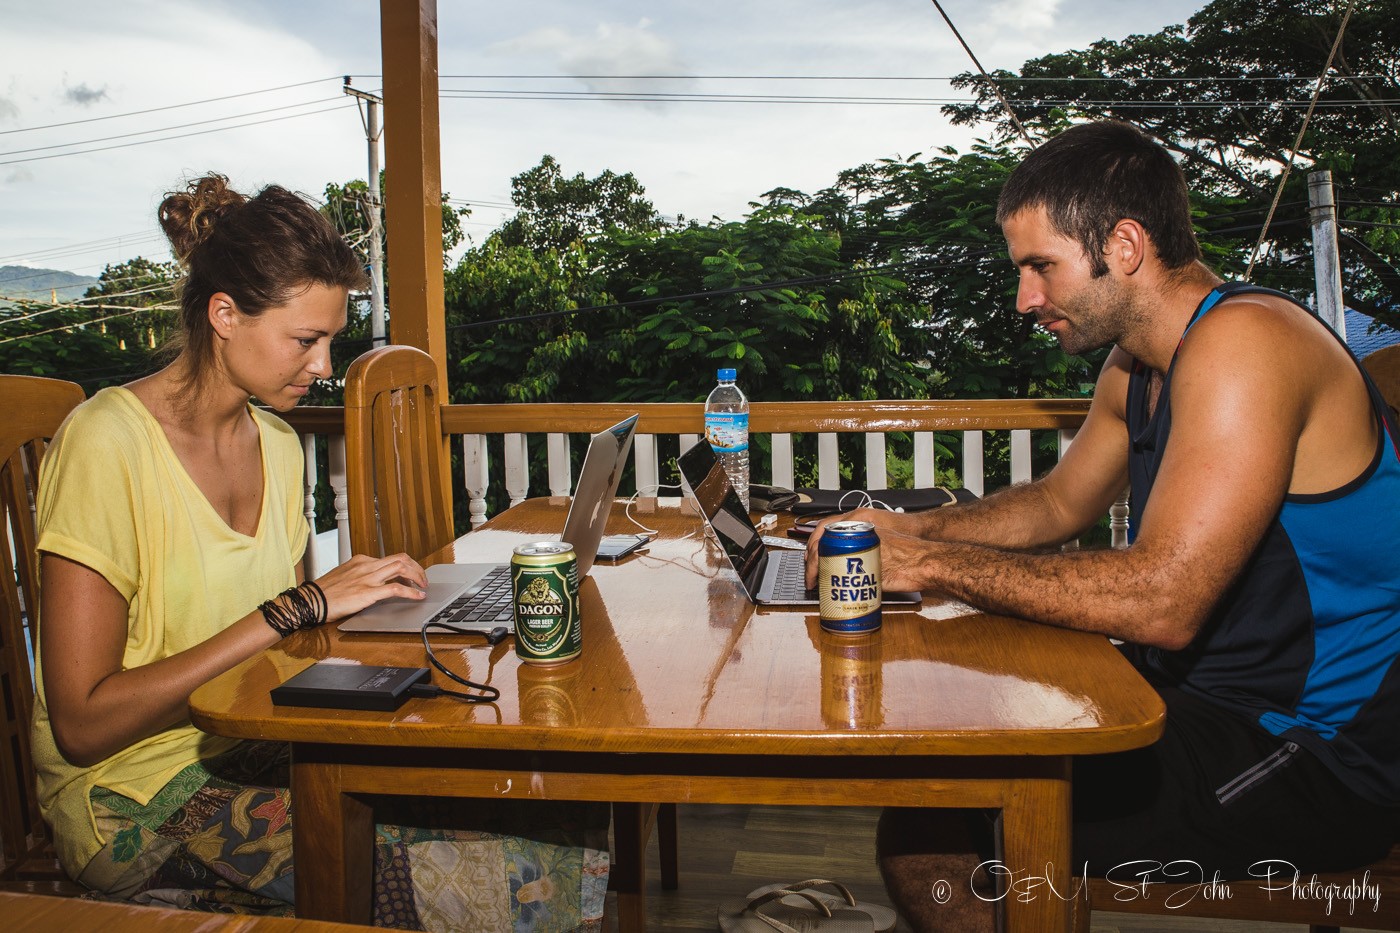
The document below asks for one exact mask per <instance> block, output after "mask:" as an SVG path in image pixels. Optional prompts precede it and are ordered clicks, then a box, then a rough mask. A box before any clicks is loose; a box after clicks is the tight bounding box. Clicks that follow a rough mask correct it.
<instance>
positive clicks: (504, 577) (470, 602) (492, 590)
mask: <svg viewBox="0 0 1400 933" xmlns="http://www.w3.org/2000/svg"><path fill="white" fill-rule="evenodd" d="M514 596H515V593H514V590H513V588H512V587H511V582H510V564H502V565H501V566H499V567H493V568H492V569H491V570H490V571H488V572H487V574H486V576H484V577H482V578H481V588H480V589H478V590H477V591H476V592H475V593H468V594H464V595H462V596H458V597H457V598H456V599H454V600H452V602H450V603H448V604H447V605H446V606H444V607H443V608H442V610H441V611H440V612H439V613H438V614H437V615H435V616H433V621H434V622H446V623H448V624H449V625H479V624H491V625H509V624H511V623H512V622H513V621H514V614H515V608H514V607H513V606H512V605H511V601H512V599H513V598H514Z"/></svg>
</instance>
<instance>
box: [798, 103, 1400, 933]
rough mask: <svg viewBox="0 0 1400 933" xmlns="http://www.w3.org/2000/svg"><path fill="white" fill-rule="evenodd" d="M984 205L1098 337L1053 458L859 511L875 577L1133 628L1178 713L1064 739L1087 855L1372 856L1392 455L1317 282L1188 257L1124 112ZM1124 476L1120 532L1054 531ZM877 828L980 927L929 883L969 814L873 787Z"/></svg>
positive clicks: (923, 885) (1233, 866) (972, 862)
mask: <svg viewBox="0 0 1400 933" xmlns="http://www.w3.org/2000/svg"><path fill="white" fill-rule="evenodd" d="M997 219H998V221H999V222H1000V223H1001V225H1002V230H1003V233H1004V234H1005V236H1006V242H1007V247H1008V249H1009V251H1010V254H1011V260H1012V262H1013V263H1014V264H1015V266H1016V268H1017V269H1018V270H1019V274H1020V286H1019V290H1018V292H1017V299H1016V309H1017V311H1019V312H1020V313H1022V314H1034V315H1035V316H1036V320H1037V321H1038V322H1039V323H1040V324H1041V325H1042V326H1043V327H1045V328H1046V329H1047V330H1048V331H1050V332H1051V333H1052V334H1054V335H1055V337H1056V338H1057V339H1058V340H1059V342H1060V345H1061V346H1062V347H1063V348H1064V349H1065V351H1066V352H1069V353H1082V352H1084V351H1086V350H1092V349H1096V348H1098V347H1103V346H1109V345H1112V346H1113V350H1112V351H1111V353H1110V355H1109V357H1108V360H1107V362H1106V363H1105V364H1104V368H1103V371H1102V373H1101V375H1100V377H1099V381H1098V385H1097V387H1096V390H1095V393H1094V400H1093V403H1092V405H1091V406H1090V409H1089V415H1088V417H1087V419H1086V420H1085V423H1084V426H1083V428H1082V429H1081V430H1080V432H1079V434H1078V436H1077V437H1076V438H1075V441H1074V443H1073V445H1072V446H1071V447H1070V448H1069V450H1068V451H1067V452H1066V453H1065V456H1064V458H1063V459H1062V460H1061V462H1060V463H1059V464H1058V465H1057V466H1056V467H1055V468H1054V469H1053V470H1052V471H1050V473H1048V474H1047V475H1046V476H1044V477H1043V478H1041V479H1039V480H1037V481H1035V482H1033V483H1028V484H1024V485H1020V486H1016V487H1013V488H1011V489H1008V490H1004V491H1002V492H1000V493H998V494H996V495H993V496H989V497H988V498H986V499H984V500H982V501H980V502H976V503H972V504H969V505H966V506H961V507H956V508H948V509H940V510H935V511H932V512H923V513H917V514H894V513H890V512H885V511H874V510H868V509H863V510H860V511H859V512H856V513H854V515H853V516H850V517H856V518H860V519H864V520H867V521H871V522H873V523H874V524H875V525H876V527H877V528H878V530H879V534H880V539H881V543H882V546H883V566H884V573H885V578H884V583H885V585H886V586H887V587H888V588H889V589H891V590H912V589H922V590H934V591H940V592H942V593H946V594H948V595H950V596H952V597H955V598H957V599H960V600H963V601H965V602H967V603H969V604H971V605H973V606H976V607H978V608H980V609H985V610H987V611H989V612H996V613H1004V614H1008V615H1015V616H1020V617H1023V618H1027V619H1033V620H1036V621H1039V622H1044V623H1048V624H1051V625H1061V626H1065V627H1068V628H1077V629H1084V630H1088V631H1093V632H1101V633H1103V634H1105V635H1110V636H1113V637H1115V638H1119V639H1122V640H1124V641H1125V642H1127V643H1129V645H1128V646H1126V649H1125V650H1128V653H1129V657H1130V658H1131V659H1133V661H1134V663H1135V664H1136V665H1137V666H1138V668H1139V669H1140V670H1141V671H1142V672H1143V673H1144V675H1145V676H1146V677H1147V678H1148V679H1149V681H1151V682H1152V683H1153V684H1154V686H1156V687H1157V688H1158V690H1159V691H1160V692H1161V694H1162V697H1163V699H1164V701H1165V702H1166V705H1167V724H1166V732H1165V734H1164V736H1163V738H1162V739H1161V740H1160V741H1159V742H1158V743H1157V744H1155V745H1154V746H1152V747H1151V748H1148V749H1143V750H1140V751H1138V752H1131V753H1125V754H1122V755H1111V756H1103V757H1098V758H1085V759H1080V760H1079V761H1078V762H1076V766H1075V787H1074V791H1075V793H1074V804H1073V806H1074V829H1073V836H1074V870H1075V871H1076V872H1078V871H1085V870H1087V872H1088V873H1089V874H1091V875H1103V874H1105V873H1107V872H1111V871H1113V870H1114V869H1115V868H1116V867H1118V866H1122V865H1124V863H1128V862H1136V863H1138V864H1137V865H1136V866H1135V867H1134V869H1133V871H1134V872H1137V871H1143V870H1144V866H1145V867H1146V868H1147V869H1150V868H1151V867H1152V866H1153V865H1155V864H1166V863H1170V862H1173V861H1174V860H1189V861H1190V862H1194V863H1196V864H1197V865H1199V867H1200V870H1201V871H1202V872H1203V873H1204V877H1205V878H1207V879H1209V878H1210V877H1211V876H1212V875H1213V873H1214V872H1216V871H1219V872H1220V873H1221V874H1220V877H1221V878H1225V879H1229V878H1243V877H1249V876H1250V866H1251V865H1252V864H1254V863H1255V862H1258V861H1260V860H1264V859H1276V860H1287V861H1289V862H1292V863H1293V864H1294V865H1296V866H1297V867H1298V868H1299V869H1300V870H1303V871H1305V872H1311V871H1319V870H1328V869H1336V870H1340V869H1345V868H1351V867H1355V866H1357V865H1360V864H1364V863H1365V862H1368V861H1371V860H1374V859H1376V858H1379V857H1380V856H1382V855H1383V854H1384V853H1385V852H1386V850H1387V849H1388V847H1389V845H1390V843H1391V842H1392V841H1393V838H1394V834H1395V826H1396V815H1397V813H1400V810H1397V809H1396V807H1397V805H1400V715H1397V714H1398V713H1400V665H1397V664H1396V663H1395V662H1396V657H1397V654H1400V459H1397V452H1396V450H1397V449H1396V446H1395V438H1394V437H1393V436H1392V433H1391V432H1392V430H1393V429H1390V428H1388V427H1387V423H1386V418H1385V416H1384V415H1383V414H1382V412H1384V410H1385V406H1384V403H1383V402H1382V401H1381V399H1380V397H1379V395H1378V394H1376V393H1374V391H1373V390H1371V389H1370V388H1369V385H1368V383H1367V381H1366V379H1365V378H1364V376H1363V375H1362V373H1361V370H1360V367H1359V366H1358V365H1357V364H1356V362H1355V361H1354V359H1353V358H1352V357H1351V355H1350V354H1349V353H1348V351H1347V350H1346V348H1345V347H1344V346H1343V345H1342V344H1341V342H1340V341H1339V340H1338V339H1337V338H1336V336H1335V335H1334V334H1332V333H1331V332H1330V331H1329V330H1328V329H1327V328H1326V327H1325V326H1324V325H1323V324H1322V323H1320V322H1319V321H1318V320H1317V319H1316V318H1315V317H1314V316H1313V315H1312V314H1310V313H1309V312H1308V311H1307V310H1306V309H1304V308H1303V307H1301V306H1300V305H1298V304H1296V303H1295V302H1293V301H1292V300H1291V299H1288V298H1287V297H1286V296H1283V295H1280V294H1278V293H1272V292H1261V291H1258V290H1250V289H1248V288H1246V289H1245V290H1242V291H1233V290H1232V288H1233V287H1232V286H1229V285H1223V284H1222V283H1221V280H1220V279H1219V278H1218V277H1217V276H1216V275H1215V274H1214V273H1213V272H1211V270H1210V269H1208V268H1207V267H1206V266H1205V265H1204V264H1203V263H1202V262H1201V259H1200V250H1199V247H1198V245H1197V243H1196V240H1195V236H1194V233H1193V231H1192V227H1191V217H1190V211H1189V206H1188V197H1187V191H1186V185H1185V180H1184V178H1183V176H1182V174H1181V171H1180V169H1179V168H1178V167H1177V166H1176V164H1175V163H1174V162H1173V161H1172V159H1171V157H1170V156H1169V155H1168V154H1167V153H1166V151H1165V150H1164V149H1162V148H1161V147H1160V146H1158V145H1156V144H1155V143H1153V142H1152V141H1151V140H1150V139H1148V138H1147V137H1146V136H1144V135H1143V134H1142V133H1140V132H1139V131H1137V130H1136V129H1134V128H1133V127H1131V126H1128V125H1126V124H1122V123H1108V122H1105V123H1095V124H1088V125H1082V126H1077V127H1074V128H1072V129H1069V130H1067V131H1065V132H1064V133H1061V134H1060V135H1059V136H1057V137H1056V138H1054V139H1052V140H1051V141H1049V142H1047V143H1046V144H1045V145H1043V146H1041V147H1040V148H1039V149H1038V150H1036V151H1035V152H1033V153H1032V154H1031V155H1029V156H1028V157H1027V158H1026V160H1025V161H1024V162H1023V163H1022V165H1021V166H1020V167H1018V168H1017V170H1016V171H1015V172H1014V173H1013V174H1012V175H1011V177H1010V178H1009V179H1008V181H1007V183H1006V185H1005V187H1004V188H1003V190H1002V194H1001V198H1000V202H999V204H998V210H997ZM1130 480H1131V503H1132V511H1133V516H1134V519H1133V530H1134V533H1135V534H1134V537H1133V541H1132V544H1131V545H1130V546H1129V547H1127V548H1125V549H1122V550H1115V551H1067V552H1062V551H1059V550H1058V549H1055V548H1054V546H1055V545H1059V544H1061V543H1063V542H1065V541H1068V540H1070V539H1072V538H1074V537H1075V536H1077V535H1078V534H1080V533H1081V532H1083V531H1085V530H1086V529H1087V528H1089V527H1090V526H1091V525H1092V524H1093V523H1094V522H1095V520H1096V519H1097V518H1098V517H1099V516H1102V515H1103V514H1105V512H1106V511H1107V509H1108V507H1109V506H1110V505H1111V504H1112V502H1113V501H1114V499H1115V498H1117V497H1118V495H1119V494H1120V493H1121V492H1122V490H1123V489H1124V487H1125V486H1127V485H1128V484H1129V481H1130ZM813 537H814V539H815V538H816V537H817V536H816V535H814V536H813ZM815 553H816V552H815V540H814V541H813V543H812V545H811V546H809V551H808V576H809V582H814V581H815V569H816V568H815ZM880 846H881V868H882V871H883V872H884V874H885V878H886V883H887V885H888V886H889V888H890V893H891V896H892V897H893V898H894V899H895V901H896V905H897V906H898V907H900V909H901V910H902V911H903V912H904V913H905V915H906V916H907V917H908V918H909V919H910V921H911V922H912V923H914V924H915V926H916V927H918V928H920V929H930V928H944V929H950V930H959V931H961V930H973V929H979V928H986V929H990V926H991V908H990V904H988V903H986V902H984V901H983V900H981V899H979V898H977V897H976V896H974V895H973V893H972V892H971V890H970V888H969V885H968V884H966V883H964V884H961V885H959V884H956V883H955V884H954V885H953V887H954V889H955V891H956V892H957V895H958V896H957V897H956V898H955V900H954V901H952V902H950V903H949V904H946V905H939V904H936V903H934V901H933V899H932V897H931V892H930V885H931V884H932V883H933V882H934V881H935V880H937V879H949V880H952V879H958V878H961V879H971V878H972V877H973V874H974V871H973V869H974V867H975V866H976V865H977V864H978V863H980V862H982V861H983V860H984V859H987V858H990V853H991V851H992V846H991V841H990V833H989V829H988V824H987V823H986V821H985V818H984V817H983V815H981V814H968V813H965V812H963V811H956V810H928V811H912V812H900V813H899V814H897V818H896V815H895V814H890V813H887V814H886V818H885V819H884V820H883V821H882V825H881V838H880ZM1178 864H1179V865H1180V863H1178ZM1006 868H1007V869H1008V870H1010V871H1023V872H1024V871H1031V870H1033V869H1035V868H1037V866H1006ZM1120 870H1121V869H1120ZM1155 877H1158V878H1160V877H1162V876H1161V875H1160V874H1159V875H1156V876H1155ZM1130 880H1132V879H1130Z"/></svg>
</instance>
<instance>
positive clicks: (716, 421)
mask: <svg viewBox="0 0 1400 933" xmlns="http://www.w3.org/2000/svg"><path fill="white" fill-rule="evenodd" d="M735 375H736V373H735V371H734V370H732V369H721V370H720V371H719V385H717V386H715V387H714V390H713V391H711V392H710V397H709V398H707V399H705V440H707V441H709V442H710V447H711V448H712V449H713V450H714V452H715V459H716V460H718V461H719V462H720V465H721V466H723V467H724V472H725V473H727V474H729V482H730V483H731V484H733V486H734V491H735V492H737V493H738V494H739V501H741V502H743V503H744V508H746V509H747V508H748V507H749V400H748V399H747V398H745V397H744V393H743V392H741V391H740V390H739V387H738V386H737V385H735V384H734V378H735Z"/></svg>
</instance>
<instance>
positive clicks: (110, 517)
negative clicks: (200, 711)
mask: <svg viewBox="0 0 1400 933" xmlns="http://www.w3.org/2000/svg"><path fill="white" fill-rule="evenodd" d="M249 410H250V411H251V412H252V415H253V418H254V420H255V421H256V422H257V424H258V432H259V435H260V438H261V442H262V467H263V501H262V512H261V514H260V516H259V519H258V530H257V532H256V534H254V535H253V536H252V537H248V536H247V535H243V534H239V533H238V532H236V531H234V530H233V529H232V528H230V527H229V526H228V524H227V523H226V522H225V521H224V520H223V519H222V518H221V517H220V516H219V514H218V513H217V512H215V511H214V508H213V506H211V505H210V504H209V500H208V499H206V498H205V497H204V494H203V493H202V492H200V490H199V487H197V486H196V485H195V483H194V480H192V479H191V478H190V476H189V474H188V473H186V472H185V468H184V466H183V465H182V464H181V463H180V460H179V458H178V457H177V456H176V455H175V451H174V449H173V448H172V447H171V446H170V442H169V441H168V440H167V439H166V436H165V432H164V431H163V430H162V429H161V426H160V424H159V422H157V421H156V420H155V418H154V417H153V416H152V415H151V413H150V412H149V411H148V410H147V409H146V407H145V406H144V405H143V404H142V403H141V401H140V400H139V399H137V398H136V396H135V395H133V394H132V393H131V392H129V391H127V390H126V389H117V388H112V389H103V390H102V391H100V392H98V393H97V394H96V395H94V396H93V397H92V398H91V399H89V400H88V401H86V402H84V403H83V404H82V405H80V406H78V407H77V408H76V409H74V411H73V412H72V413H71V414H70V415H69V416H68V419H67V420H66V421H65V422H64V423H63V426H62V427H60V428H59V430H58V433H57V434H56V435H55V436H54V439H53V443H52V445H51V446H50V447H49V450H48V452H47V454H46V455H45V457H44V461H43V466H42V468H41V469H40V475H39V495H38V532H39V543H38V549H39V550H40V551H41V552H47V553H51V554H57V555H59V556H61V557H65V558H68V559H69V560H73V561H76V562H77V563H80V564H83V565H85V566H87V567H90V568H91V569H93V570H95V571H96V572H97V573H99V574H101V575H102V576H103V577H104V578H105V579H106V580H107V581H108V582H109V583H111V584H112V586H114V587H116V589H117V591H118V592H120V593H121V594H122V597H123V598H125V599H126V601H127V637H126V648H125V652H124V654H123V656H122V667H123V669H130V668H134V667H140V666H141V665H143V664H150V663H151V662H153V661H158V660H160V659H161V658H166V657H169V656H171V655H173V654H177V653H179V652H181V651H183V650H185V649H186V648H189V647H191V646H193V645H196V644H199V643H200V642H203V641H205V640H207V639H209V638H210V637H212V636H213V635H214V634H215V633H217V632H219V631H221V630H222V629H224V628H226V627H227V626H229V625H231V624H232V623H234V622H236V621H238V620H239V619H241V618H242V617H243V616H245V615H247V614H248V613H250V612H252V611H253V610H254V609H256V608H257V607H258V605H259V604H260V603H262V602H263V601H264V600H267V599H270V598H271V597H272V596H275V595H276V594H277V593H280V592H281V591H282V590H285V589H286V588H287V587H289V586H292V585H293V584H295V582H296V570H295V565H296V562H297V561H298V560H300V558H301V556H302V552H303V551H304V550H305V549H306V543H307V536H308V528H307V523H306V516H305V515H304V514H303V511H302V510H303V507H304V505H303V504H304V502H305V500H304V498H303V495H302V470H303V461H302V452H301V443H300V441H299V440H298V439H297V435H296V432H295V431H293V430H292V429H291V428H290V427H288V425H287V424H286V422H284V421H282V420H281V419H279V418H276V417H274V416H272V415H268V414H266V413H264V412H262V411H259V410H257V409H255V408H252V407H251V406H250V408H249ZM45 647H46V646H45V645H44V644H43V642H42V638H41V640H40V642H39V644H37V645H36V646H35V655H36V660H39V659H41V658H42V652H43V650H44V649H45ZM62 647H63V646H61V645H56V646H54V650H56V651H57V650H62ZM37 670H38V671H39V672H40V673H37V674H36V678H35V679H36V687H37V691H36V692H37V697H36V703H35V706H34V725H33V753H34V765H35V770H36V771H37V773H38V785H39V787H38V790H39V805H40V809H41V810H42V812H43V814H44V818H45V819H47V820H48V821H49V824H50V825H51V826H52V827H53V829H54V838H55V843H56V846H57V849H58V856H59V861H60V862H61V863H62V865H63V868H64V870H65V871H67V872H68V874H69V875H71V876H72V877H77V876H78V875H79V874H80V873H81V872H82V870H83V868H85V867H86V866H87V864H88V862H90V861H91V860H92V857H93V856H94V855H96V854H97V853H98V852H99V851H100V850H101V848H102V846H103V845H104V844H105V840H103V839H102V838H101V837H100V836H99V834H98V832H97V826H96V824H95V822H94V820H93V816H92V809H91V807H90V805H89V802H88V794H89V792H90V791H91V790H92V788H93V787H105V788H109V789H111V790H113V791H116V792H117V793H120V794H124V795H126V796H127V797H130V798H132V799H133V800H135V801H137V802H138V803H141V804H145V803H147V802H149V800H150V799H151V797H152V796H154V795H155V793H156V792H157V791H159V790H160V789H161V788H162V787H163V786H165V784H166V782H168V781H169V780H170V779H171V778H172V777H174V776H175V775H176V774H177V773H178V772H179V771H180V770H181V769H183V768H186V767H188V766H189V765H191V764H194V763H195V762H197V761H200V760H203V759H207V758H212V757H214V756H215V755H220V754H222V753H224V752H226V751H228V750H229V749H230V748H232V747H233V746H234V745H236V744H237V743H236V742H235V741H234V740H232V739H224V738H218V737H215V736H210V735H206V734H204V733H202V732H200V731H199V730H197V729H195V728H194V726H192V725H190V724H189V722H188V721H186V722H184V723H182V724H180V725H178V726H175V727H173V728H171V729H167V730H165V731H164V732H160V733H157V734H156V735H153V736H151V737H150V738H147V739H143V740H142V741H140V742H137V743H135V744H134V745H131V746H130V747H128V748H125V749H123V750H121V751H119V752H117V753H116V754H114V755H112V756H111V757H110V758H107V759H106V760H105V761H102V762H99V763H98V764H96V765H93V766H92V767H89V768H80V767H77V766H75V765H72V764H69V763H68V762H67V761H66V760H65V759H64V758H63V756H62V755H61V754H60V753H59V751H58V747H57V745H56V744H55V743H54V739H53V732H52V730H51V728H50V726H49V716H48V708H47V707H46V705H45V701H44V681H43V676H42V673H41V672H42V662H40V664H39V665H38V666H37Z"/></svg>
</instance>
